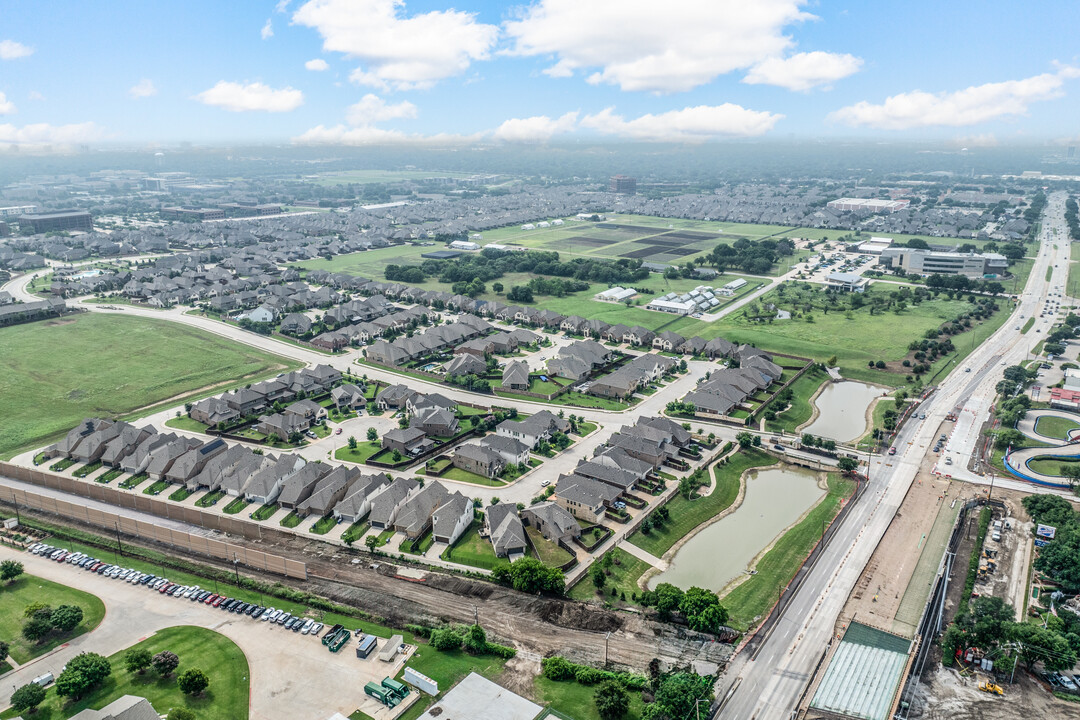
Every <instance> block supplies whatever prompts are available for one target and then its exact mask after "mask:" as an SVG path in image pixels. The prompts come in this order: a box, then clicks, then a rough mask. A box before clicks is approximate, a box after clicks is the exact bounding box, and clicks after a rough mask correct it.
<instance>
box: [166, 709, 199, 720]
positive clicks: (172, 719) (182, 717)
mask: <svg viewBox="0 0 1080 720" xmlns="http://www.w3.org/2000/svg"><path fill="white" fill-rule="evenodd" d="M165 720H196V718H195V713H194V712H192V711H191V710H188V709H187V708H186V707H174V708H173V709H172V710H170V711H169V714H168V715H167V716H166V718H165Z"/></svg>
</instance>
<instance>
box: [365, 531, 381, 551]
mask: <svg viewBox="0 0 1080 720" xmlns="http://www.w3.org/2000/svg"><path fill="white" fill-rule="evenodd" d="M364 545H365V546H366V547H367V549H368V552H375V548H377V547H378V546H379V537H378V536H377V535H368V536H367V537H366V538H364Z"/></svg>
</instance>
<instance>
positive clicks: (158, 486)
mask: <svg viewBox="0 0 1080 720" xmlns="http://www.w3.org/2000/svg"><path fill="white" fill-rule="evenodd" d="M168 487H169V483H168V482H166V481H164V480H157V481H155V482H154V483H153V484H152V485H150V486H149V487H147V488H146V489H145V490H143V494H144V495H160V494H161V493H162V491H164V490H166V489H167V488H168Z"/></svg>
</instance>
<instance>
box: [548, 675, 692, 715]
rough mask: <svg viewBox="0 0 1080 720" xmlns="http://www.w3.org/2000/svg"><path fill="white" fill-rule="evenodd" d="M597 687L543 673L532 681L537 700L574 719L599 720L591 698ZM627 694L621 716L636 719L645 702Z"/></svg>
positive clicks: (638, 696)
mask: <svg viewBox="0 0 1080 720" xmlns="http://www.w3.org/2000/svg"><path fill="white" fill-rule="evenodd" d="M598 687H600V686H599V685H582V684H581V683H579V682H574V681H573V680H562V681H555V680H549V679H547V678H546V677H544V676H543V675H540V676H538V677H537V678H536V680H535V681H534V682H533V688H534V689H535V695H536V698H537V702H539V703H540V704H541V705H545V706H550V707H551V708H552V709H553V710H557V711H558V712H560V713H562V714H564V715H566V716H567V717H571V718H573V719H574V720H600V714H599V713H598V712H597V710H596V702H595V701H594V699H593V698H594V697H595V695H596V689H597V688H598ZM627 695H628V696H629V698H630V707H629V708H628V709H627V712H626V714H625V715H624V716H623V720H637V718H640V717H641V713H642V711H643V710H644V707H645V703H644V701H643V700H642V699H641V693H639V692H631V693H627ZM691 717H692V716H691Z"/></svg>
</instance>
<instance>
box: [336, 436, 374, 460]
mask: <svg viewBox="0 0 1080 720" xmlns="http://www.w3.org/2000/svg"><path fill="white" fill-rule="evenodd" d="M380 450H382V443H380V442H379V441H378V440H376V441H375V442H370V441H368V440H358V441H357V443H356V449H355V450H354V449H353V448H350V447H349V446H348V445H345V446H343V447H340V448H338V449H337V450H336V451H335V452H334V457H335V458H337V459H338V460H345V461H347V462H354V463H364V462H367V460H368V458H370V457H372V456H373V455H376V454H378V452H379V451H380Z"/></svg>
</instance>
